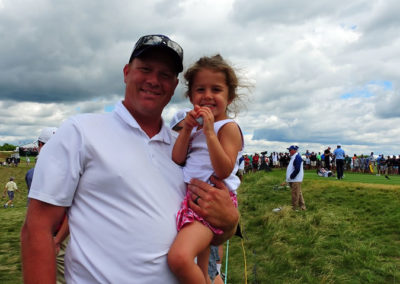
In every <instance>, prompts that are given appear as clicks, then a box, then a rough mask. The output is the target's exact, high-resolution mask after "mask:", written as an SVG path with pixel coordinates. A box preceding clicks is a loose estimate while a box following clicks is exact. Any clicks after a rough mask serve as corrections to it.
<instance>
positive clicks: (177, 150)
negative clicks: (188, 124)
mask: <svg viewBox="0 0 400 284" xmlns="http://www.w3.org/2000/svg"><path fill="white" fill-rule="evenodd" d="M190 133H191V131H190V130H185V128H183V129H182V130H181V131H180V132H179V136H178V138H177V139H176V142H175V144H174V148H173V149H172V160H173V161H174V162H175V163H177V164H178V165H181V166H182V165H183V164H184V163H185V161H186V156H187V151H188V147H189V140H190Z"/></svg>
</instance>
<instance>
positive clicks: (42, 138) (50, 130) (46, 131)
mask: <svg viewBox="0 0 400 284" xmlns="http://www.w3.org/2000/svg"><path fill="white" fill-rule="evenodd" d="M56 131H57V128H56V127H46V128H43V129H42V132H40V135H39V138H38V141H37V143H38V153H39V154H40V150H41V149H42V147H43V146H44V144H46V143H47V142H48V141H49V140H50V138H51V136H53V134H54V133H56ZM34 172H35V168H32V169H30V170H28V172H27V173H26V175H25V182H26V187H27V188H28V194H29V190H30V188H31V184H32V179H33V173H34ZM28 203H29V198H28Z"/></svg>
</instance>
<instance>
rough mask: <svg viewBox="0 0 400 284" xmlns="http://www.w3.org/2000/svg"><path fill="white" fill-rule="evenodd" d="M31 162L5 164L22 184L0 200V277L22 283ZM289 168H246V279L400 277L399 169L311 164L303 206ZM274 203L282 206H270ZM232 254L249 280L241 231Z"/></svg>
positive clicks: (237, 278) (242, 206) (242, 199)
mask: <svg viewBox="0 0 400 284" xmlns="http://www.w3.org/2000/svg"><path fill="white" fill-rule="evenodd" d="M0 154H1V153H0ZM2 158H3V157H1V155H0V160H2ZM31 161H33V158H32V159H31ZM32 166H33V164H31V165H30V167H32ZM28 169H29V167H28V166H27V165H26V164H25V163H21V164H20V166H19V167H18V168H3V167H0V184H1V188H2V190H3V189H4V184H5V183H6V182H7V181H8V179H9V177H10V176H14V177H15V181H16V183H17V185H18V187H19V188H20V190H21V192H20V193H16V198H15V201H16V202H15V205H16V206H15V208H13V209H11V208H9V209H4V208H0V216H1V217H0V228H1V229H0V283H22V277H21V262H20V243H19V232H20V228H21V226H22V222H23V220H24V217H25V214H26V208H25V204H26V192H27V190H26V185H25V181H24V177H25V173H26V171H27V170H28ZM284 176H285V172H284V170H274V171H273V172H269V173H265V172H258V173H254V174H248V175H246V176H245V178H244V182H243V183H242V185H241V187H240V189H239V195H238V198H239V210H240V212H241V224H242V228H243V230H244V235H245V239H244V243H243V245H244V249H245V253H246V260H247V270H246V271H247V276H248V283H400V272H399V271H400V249H399V248H400V177H399V176H390V180H387V179H385V178H384V177H382V176H373V175H364V174H351V173H345V179H344V180H340V181H339V180H336V179H334V178H321V177H318V176H317V175H316V174H315V172H314V171H307V172H306V173H305V180H304V182H303V185H302V190H303V194H304V198H305V201H306V205H307V211H305V212H294V211H292V210H291V207H290V199H291V195H290V191H289V190H284V189H281V190H275V189H274V185H277V184H280V183H281V182H282V181H283V179H284ZM2 201H3V202H5V199H3V200H2ZM2 204H4V203H2ZM276 207H282V211H280V212H278V213H274V212H272V209H273V208H276ZM228 260H229V262H228V266H229V269H228V283H244V281H245V278H244V275H245V267H244V258H243V250H242V244H241V241H240V239H239V238H238V237H234V238H232V240H231V241H230V246H229V258H228ZM224 267H225V262H224V263H223V266H222V268H223V270H224Z"/></svg>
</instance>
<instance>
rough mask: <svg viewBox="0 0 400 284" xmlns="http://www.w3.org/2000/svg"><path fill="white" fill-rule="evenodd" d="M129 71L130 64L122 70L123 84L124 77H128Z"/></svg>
mask: <svg viewBox="0 0 400 284" xmlns="http://www.w3.org/2000/svg"><path fill="white" fill-rule="evenodd" d="M130 70H131V65H130V64H126V65H125V66H124V69H123V73H124V82H125V84H126V77H127V76H128V73H129V71H130Z"/></svg>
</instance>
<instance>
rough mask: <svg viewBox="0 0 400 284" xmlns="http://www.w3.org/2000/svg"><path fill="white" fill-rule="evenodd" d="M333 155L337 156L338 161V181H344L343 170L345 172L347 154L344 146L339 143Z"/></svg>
mask: <svg viewBox="0 0 400 284" xmlns="http://www.w3.org/2000/svg"><path fill="white" fill-rule="evenodd" d="M333 155H334V156H335V161H336V171H337V176H336V178H337V179H343V170H344V158H345V155H346V154H345V152H344V150H343V149H342V145H341V144H340V143H338V145H337V146H336V149H335V151H333Z"/></svg>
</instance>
